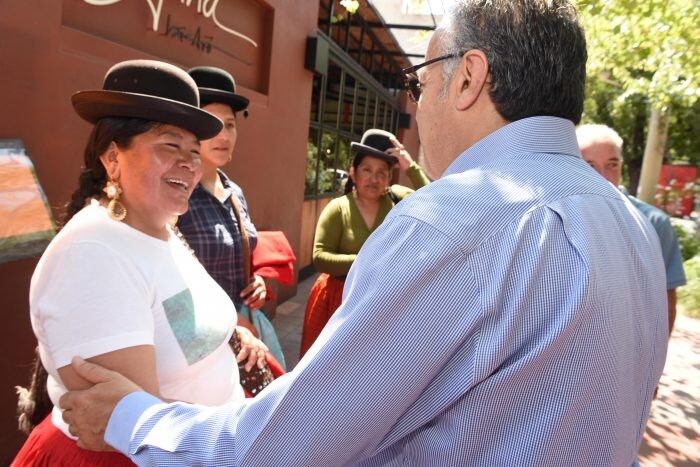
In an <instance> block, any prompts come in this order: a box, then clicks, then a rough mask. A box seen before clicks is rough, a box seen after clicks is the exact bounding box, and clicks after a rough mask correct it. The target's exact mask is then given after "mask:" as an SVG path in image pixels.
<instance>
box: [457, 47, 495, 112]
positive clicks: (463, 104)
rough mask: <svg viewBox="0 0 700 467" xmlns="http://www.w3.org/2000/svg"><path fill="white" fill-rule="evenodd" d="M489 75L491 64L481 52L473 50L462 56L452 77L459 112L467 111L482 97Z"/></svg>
mask: <svg viewBox="0 0 700 467" xmlns="http://www.w3.org/2000/svg"><path fill="white" fill-rule="evenodd" d="M488 74H489V62H488V60H487V59H486V54H484V52H482V51H481V50H476V49H472V50H470V51H469V52H467V53H465V54H464V56H462V59H461V60H460V62H459V64H458V65H457V67H456V68H455V71H454V75H453V77H452V87H453V91H454V93H455V96H456V100H455V107H456V108H457V110H467V109H468V108H469V107H471V106H472V105H474V103H475V102H476V100H477V99H478V98H479V96H480V95H481V92H482V91H483V89H484V84H485V83H486V78H487V77H488Z"/></svg>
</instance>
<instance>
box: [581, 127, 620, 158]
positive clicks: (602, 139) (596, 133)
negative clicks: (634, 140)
mask: <svg viewBox="0 0 700 467" xmlns="http://www.w3.org/2000/svg"><path fill="white" fill-rule="evenodd" d="M576 139H577V140H578V145H579V147H587V146H589V145H590V144H593V143H609V144H611V145H613V146H614V147H615V149H617V153H618V155H619V156H620V157H622V144H623V143H622V138H621V137H620V135H618V134H617V132H616V131H615V130H613V129H612V128H610V127H609V126H607V125H598V124H586V125H579V126H578V127H576Z"/></svg>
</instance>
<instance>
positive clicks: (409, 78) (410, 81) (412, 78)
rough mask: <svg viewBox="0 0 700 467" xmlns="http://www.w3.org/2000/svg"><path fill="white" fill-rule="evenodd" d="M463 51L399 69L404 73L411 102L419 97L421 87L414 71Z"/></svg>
mask: <svg viewBox="0 0 700 467" xmlns="http://www.w3.org/2000/svg"><path fill="white" fill-rule="evenodd" d="M465 53H466V52H459V53H456V54H448V55H442V56H440V57H436V58H433V59H431V60H428V61H425V62H423V63H419V64H418V65H413V66H411V67H408V68H404V69H403V70H401V73H403V74H404V75H406V76H405V77H404V80H405V84H406V91H408V97H409V98H410V99H411V100H412V101H413V102H418V99H420V94H421V92H422V89H421V84H420V80H419V79H418V74H417V73H416V72H417V71H418V70H420V69H421V68H423V67H425V66H428V65H432V64H433V63H435V62H439V61H440V60H447V59H449V58H460V57H461V56H462V55H464V54H465Z"/></svg>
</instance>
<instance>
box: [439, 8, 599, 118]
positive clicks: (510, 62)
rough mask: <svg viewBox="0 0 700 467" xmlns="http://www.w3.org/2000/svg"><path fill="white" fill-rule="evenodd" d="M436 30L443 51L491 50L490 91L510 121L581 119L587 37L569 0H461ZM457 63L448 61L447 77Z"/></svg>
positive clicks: (455, 52) (486, 52)
mask: <svg viewBox="0 0 700 467" xmlns="http://www.w3.org/2000/svg"><path fill="white" fill-rule="evenodd" d="M436 33H437V34H438V38H439V40H440V44H441V46H442V51H441V52H442V53H441V55H442V54H445V55H447V54H455V55H462V54H464V53H465V52H467V51H468V50H471V49H478V50H481V51H482V52H483V53H484V54H485V55H486V59H487V60H488V64H489V77H488V81H489V84H488V86H489V95H490V97H491V100H492V101H493V103H494V104H495V106H496V109H497V110H498V112H499V113H500V114H501V116H502V117H503V118H504V119H506V120H507V121H510V122H513V121H516V120H520V119H522V118H527V117H533V116H537V115H550V116H555V117H562V118H566V119H568V120H571V121H572V122H573V123H574V124H577V123H578V122H579V121H580V120H581V113H582V112H583V90H584V84H585V79H586V39H585V36H584V33H583V29H581V26H580V24H579V22H578V15H577V13H576V9H575V8H574V7H573V5H571V3H570V2H569V1H568V0H458V1H457V2H456V4H455V5H454V7H453V8H452V9H451V10H450V11H449V12H448V13H447V14H446V15H445V17H444V19H443V23H442V24H441V25H440V27H439V28H438V30H437V32H436ZM457 63H459V61H458V60H457V59H453V60H447V61H446V62H445V63H444V64H443V70H444V73H445V79H444V80H443V83H447V82H448V81H449V80H450V79H451V77H452V74H453V72H454V68H455V66H456V64H457ZM442 94H443V95H444V94H445V92H444V91H443V92H442Z"/></svg>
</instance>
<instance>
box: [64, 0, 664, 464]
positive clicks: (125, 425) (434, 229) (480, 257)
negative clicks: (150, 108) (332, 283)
mask: <svg viewBox="0 0 700 467" xmlns="http://www.w3.org/2000/svg"><path fill="white" fill-rule="evenodd" d="M426 59H427V61H426V62H425V63H423V64H421V65H419V66H416V67H413V69H411V70H407V71H408V72H409V73H410V74H409V76H408V80H409V90H410V93H411V96H412V98H413V99H415V100H416V101H417V102H418V107H417V114H416V115H417V116H416V119H417V122H418V128H419V133H420V138H421V143H422V144H423V148H424V153H425V166H426V167H427V168H428V169H429V171H430V172H431V175H432V176H433V177H434V178H435V179H436V181H435V182H434V183H432V184H430V185H428V186H427V187H424V188H422V189H420V190H418V191H417V192H416V193H414V194H413V195H411V197H410V198H409V199H407V200H404V201H402V202H401V203H399V204H398V205H397V206H396V207H395V208H394V209H393V210H392V212H391V213H390V214H389V216H388V217H387V218H386V220H385V221H384V223H383V224H382V225H381V226H380V227H379V228H378V229H377V230H376V231H375V232H374V233H373V234H372V236H371V237H370V238H369V239H368V240H367V242H366V243H365V245H364V246H363V248H362V250H361V251H360V253H359V255H358V256H357V259H356V261H355V263H354V264H353V267H352V269H351V270H350V273H349V275H348V278H347V281H346V284H345V290H344V296H343V303H342V305H341V306H340V308H339V309H338V311H337V312H336V313H335V315H334V316H333V318H332V319H331V320H330V321H329V322H328V324H327V325H326V328H325V329H324V331H323V332H322V333H321V335H320V336H319V338H318V340H317V341H316V342H315V344H314V345H313V346H312V347H311V348H310V350H309V351H308V353H307V354H306V355H305V356H304V358H303V359H302V360H301V361H300V362H299V364H298V365H297V367H296V368H294V370H293V371H291V372H289V373H287V374H286V375H284V376H282V377H281V378H279V379H277V380H276V381H274V382H273V383H272V384H271V385H270V386H268V387H267V388H266V389H265V390H264V391H263V392H262V393H261V394H260V395H259V396H258V397H256V398H255V399H254V400H250V401H246V402H245V403H244V405H243V406H242V407H233V406H225V407H218V408H204V407H196V406H191V405H188V404H185V403H173V404H167V403H165V402H162V401H160V400H158V399H157V398H156V397H154V396H152V395H150V394H147V393H145V392H143V391H140V390H139V388H138V387H136V386H135V385H133V383H131V382H129V381H128V380H125V379H124V378H123V377H121V375H118V374H116V373H113V372H109V371H107V370H105V369H103V368H101V367H98V366H96V365H93V364H91V363H86V362H81V361H80V360H76V361H75V362H74V366H75V368H76V371H78V372H79V373H80V374H81V375H83V376H84V377H85V378H86V379H88V380H90V381H93V382H95V383H97V382H99V383H101V384H98V385H97V386H95V387H94V388H92V389H88V390H85V391H74V392H71V393H69V394H68V395H66V396H64V398H63V399H62V400H61V407H62V408H63V409H65V411H64V415H63V417H64V419H65V420H66V422H68V424H69V425H70V426H71V430H72V433H74V434H75V435H77V436H78V437H79V439H80V443H81V445H83V446H86V447H89V448H92V449H100V448H104V446H105V444H104V443H105V442H106V443H107V444H109V445H111V446H112V447H114V448H116V449H117V450H119V451H121V452H123V453H124V454H126V455H128V456H129V457H130V458H131V459H132V460H133V461H134V462H136V463H137V464H139V465H222V466H223V465H253V466H259V465H271V466H272V465H274V466H279V465H293V466H302V465H303V466H328V465H348V464H352V465H367V466H378V465H392V466H395V465H420V466H454V465H474V466H501V465H518V466H522V465H524V466H549V465H551V466H573V465H576V466H578V465H592V466H608V465H614V466H629V465H632V464H634V463H636V454H637V449H638V447H639V444H640V443H641V439H642V435H643V433H644V429H645V425H646V421H647V417H648V414H649V406H650V403H651V399H652V394H653V391H654V388H655V387H656V384H657V382H658V379H659V377H660V375H661V371H662V368H663V364H664V359H665V352H666V344H667V322H666V301H665V294H664V293H663V291H664V287H665V283H664V282H665V281H664V274H663V260H662V258H661V252H660V251H659V246H658V241H657V240H656V239H655V234H654V231H653V229H652V227H651V226H650V225H649V223H648V222H647V220H646V219H645V218H644V216H643V215H642V214H640V213H639V212H637V211H636V210H635V209H634V208H633V207H632V206H631V204H630V203H629V202H628V201H627V200H626V199H625V198H624V196H623V195H622V194H621V193H620V192H619V191H618V190H617V189H615V187H613V186H611V185H610V184H609V183H607V182H606V181H605V180H603V179H602V178H601V177H600V176H599V175H598V174H597V173H596V172H595V171H594V170H593V169H592V168H590V167H589V166H588V164H586V163H585V162H584V161H583V160H582V159H581V154H580V152H579V150H578V146H577V142H576V134H575V127H574V125H575V124H576V123H578V121H579V119H580V117H581V112H582V109H583V89H584V77H585V61H586V49H585V39H584V35H583V31H582V30H581V28H580V26H579V24H578V20H577V15H576V12H575V10H574V8H573V7H572V6H571V5H570V4H569V3H568V2H567V1H566V0H548V1H544V0H491V1H489V2H484V1H482V0H462V1H460V2H458V3H457V4H456V6H455V9H454V10H453V11H451V12H450V13H448V14H446V20H445V22H444V23H443V24H442V26H441V27H440V28H439V29H438V31H436V33H435V34H434V36H433V38H432V39H431V41H430V45H429V48H428V52H427V55H426ZM103 429H104V430H106V431H104V436H103V431H102V430H103Z"/></svg>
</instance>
